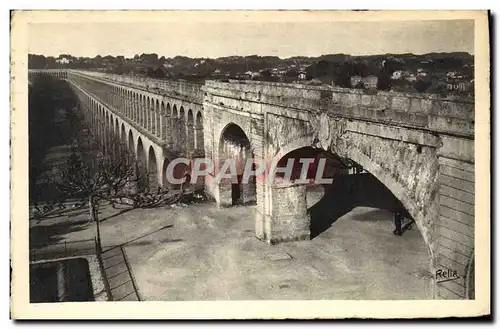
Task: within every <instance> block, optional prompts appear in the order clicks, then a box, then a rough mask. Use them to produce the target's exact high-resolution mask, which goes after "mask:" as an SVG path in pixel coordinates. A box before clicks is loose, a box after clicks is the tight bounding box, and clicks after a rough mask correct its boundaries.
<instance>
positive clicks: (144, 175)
mask: <svg viewBox="0 0 500 329" xmlns="http://www.w3.org/2000/svg"><path fill="white" fill-rule="evenodd" d="M148 181H149V178H148V166H147V162H146V151H145V150H144V145H143V144H142V139H141V138H140V137H139V138H138V139H137V189H138V190H139V192H144V191H146V190H148V189H149V186H148Z"/></svg>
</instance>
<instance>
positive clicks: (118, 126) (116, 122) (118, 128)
mask: <svg viewBox="0 0 500 329" xmlns="http://www.w3.org/2000/svg"><path fill="white" fill-rule="evenodd" d="M115 134H116V137H117V139H118V140H120V125H119V124H118V118H116V119H115Z"/></svg>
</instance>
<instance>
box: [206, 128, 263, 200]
mask: <svg viewBox="0 0 500 329" xmlns="http://www.w3.org/2000/svg"><path fill="white" fill-rule="evenodd" d="M248 136H249V135H248V134H247V133H246V132H245V131H244V130H243V129H242V128H241V127H240V126H239V125H237V124H236V123H233V122H230V123H228V124H227V125H226V126H225V127H224V129H222V131H221V133H220V136H219V139H218V157H217V161H216V162H217V163H216V164H215V166H216V168H217V171H218V172H219V171H220V170H221V169H222V168H223V167H224V163H225V162H226V160H230V161H233V162H234V164H235V165H234V167H235V169H236V173H235V174H236V175H232V178H231V179H229V178H227V179H222V180H220V182H219V204H220V205H223V206H231V205H236V204H249V203H254V202H255V201H256V183H255V177H254V176H253V177H250V180H249V181H248V182H243V181H242V178H243V171H244V169H245V165H246V162H247V161H248V160H249V159H253V156H254V152H253V148H252V145H251V142H250V138H249V137H248ZM253 169H255V168H253Z"/></svg>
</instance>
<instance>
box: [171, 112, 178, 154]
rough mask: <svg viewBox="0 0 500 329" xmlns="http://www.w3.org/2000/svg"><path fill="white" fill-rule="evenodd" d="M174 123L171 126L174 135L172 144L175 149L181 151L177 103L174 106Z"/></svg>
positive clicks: (172, 117) (172, 118)
mask: <svg viewBox="0 0 500 329" xmlns="http://www.w3.org/2000/svg"><path fill="white" fill-rule="evenodd" d="M171 120H172V123H171V125H170V127H171V130H172V131H171V135H172V144H173V148H174V150H175V151H177V152H178V151H179V145H180V141H179V134H180V133H179V112H178V111H177V105H175V104H174V105H173V106H172V116H171Z"/></svg>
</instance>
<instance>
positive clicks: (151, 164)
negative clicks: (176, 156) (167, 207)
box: [148, 146, 158, 192]
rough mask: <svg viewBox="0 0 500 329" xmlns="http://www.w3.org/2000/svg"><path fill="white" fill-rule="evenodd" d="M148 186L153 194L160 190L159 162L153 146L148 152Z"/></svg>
mask: <svg viewBox="0 0 500 329" xmlns="http://www.w3.org/2000/svg"><path fill="white" fill-rule="evenodd" d="M148 186H149V189H150V191H151V192H157V190H158V162H157V161H156V154H155V150H154V149H153V146H150V147H149V151H148Z"/></svg>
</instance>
